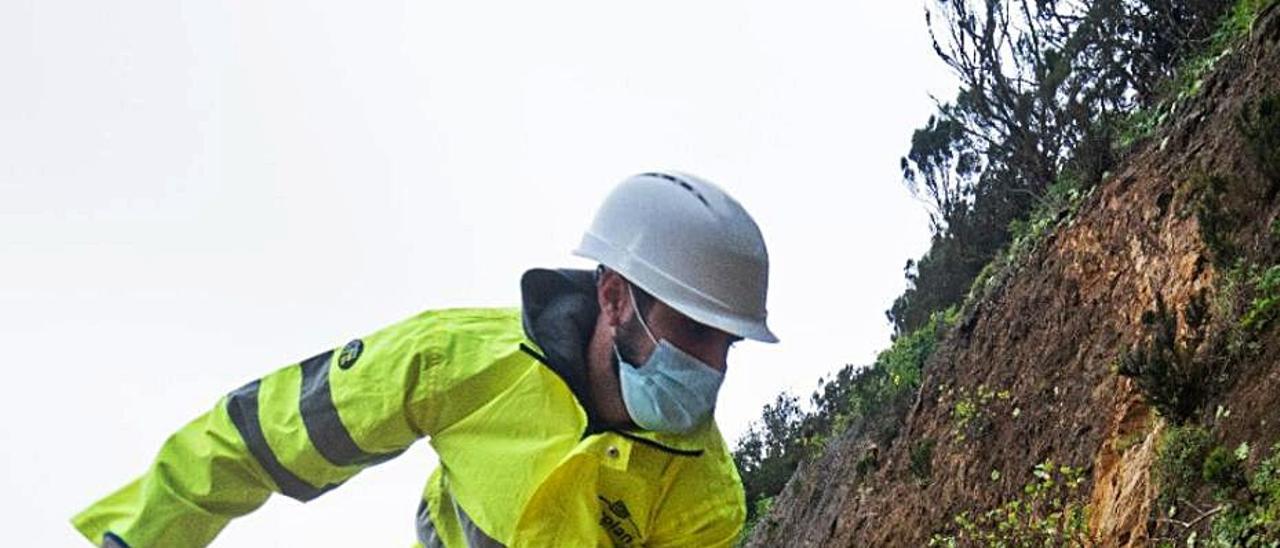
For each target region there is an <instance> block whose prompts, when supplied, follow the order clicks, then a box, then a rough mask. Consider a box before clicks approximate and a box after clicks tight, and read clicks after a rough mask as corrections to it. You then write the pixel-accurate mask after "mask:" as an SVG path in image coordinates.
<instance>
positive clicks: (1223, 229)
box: [1191, 175, 1239, 267]
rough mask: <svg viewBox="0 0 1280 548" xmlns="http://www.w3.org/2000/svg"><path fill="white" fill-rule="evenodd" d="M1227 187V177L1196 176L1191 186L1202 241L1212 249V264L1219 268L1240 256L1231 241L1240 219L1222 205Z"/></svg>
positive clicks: (1210, 251) (1210, 250)
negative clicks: (1232, 233)
mask: <svg viewBox="0 0 1280 548" xmlns="http://www.w3.org/2000/svg"><path fill="white" fill-rule="evenodd" d="M1227 186H1228V181H1227V179H1226V177H1223V176H1221V175H1197V176H1195V177H1193V178H1192V182H1191V188H1192V191H1193V192H1195V193H1196V195H1195V202H1194V205H1193V207H1194V210H1195V214H1196V221H1197V223H1196V224H1197V225H1198V226H1199V229H1200V240H1201V241H1203V242H1204V245H1205V247H1207V248H1209V253H1210V254H1211V256H1212V258H1213V264H1215V265H1217V266H1219V267H1225V266H1227V265H1230V264H1231V263H1232V261H1234V260H1235V258H1236V256H1237V255H1238V253H1239V251H1238V250H1237V249H1236V246H1235V244H1234V243H1232V241H1231V232H1232V231H1233V230H1235V229H1236V224H1237V222H1238V221H1237V217H1236V216H1235V215H1232V214H1231V212H1229V211H1227V210H1226V209H1225V208H1224V207H1223V204H1222V195H1223V193H1225V192H1226V189H1227Z"/></svg>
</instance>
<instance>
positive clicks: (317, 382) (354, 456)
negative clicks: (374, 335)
mask: <svg viewBox="0 0 1280 548" xmlns="http://www.w3.org/2000/svg"><path fill="white" fill-rule="evenodd" d="M332 361H333V351H332V350H330V351H328V352H325V353H323V354H320V355H318V356H314V357H312V358H309V359H307V360H305V361H303V362H302V364H301V367H302V391H301V395H300V396H299V399H298V407H299V409H300V410H301V412H302V423H303V424H304V425H306V427H307V435H308V436H310V437H311V445H313V446H314V447H315V448H316V452H318V453H320V456H322V457H324V459H325V460H327V461H329V462H330V463H332V464H333V465H334V466H351V465H353V464H359V465H370V464H378V463H380V462H386V461H388V460H391V459H392V458H395V457H396V456H398V455H400V454H401V453H403V452H404V451H403V450H401V451H394V452H391V453H366V452H365V451H364V450H363V449H361V448H360V446H358V445H356V441H355V440H354V439H352V438H351V433H350V432H348V431H347V427H346V426H344V425H343V424H342V419H341V418H339V417H338V408H337V407H334V405H333V391H332V389H331V387H330V386H329V363H330V362H332Z"/></svg>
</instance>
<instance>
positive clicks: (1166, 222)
mask: <svg viewBox="0 0 1280 548" xmlns="http://www.w3.org/2000/svg"><path fill="white" fill-rule="evenodd" d="M1275 93H1280V9H1273V10H1271V11H1270V13H1268V14H1264V16H1263V17H1261V18H1260V19H1259V21H1258V22H1257V24H1256V25H1255V28H1254V30H1253V32H1252V34H1251V36H1250V38H1249V40H1248V41H1247V43H1246V44H1245V45H1244V46H1242V47H1240V48H1237V49H1236V51H1233V52H1231V53H1230V54H1229V55H1228V56H1227V57H1225V58H1223V59H1222V60H1221V61H1220V62H1219V65H1218V67H1217V69H1216V70H1215V72H1214V73H1213V74H1212V75H1211V76H1209V77H1208V78H1207V79H1206V81H1205V82H1204V84H1203V87H1202V90H1201V92H1200V93H1199V95H1198V96H1197V97H1196V98H1195V99H1194V100H1193V102H1192V103H1191V104H1190V105H1189V107H1188V108H1186V109H1185V111H1184V114H1182V115H1180V116H1179V117H1178V119H1177V121H1176V123H1173V124H1171V125H1170V126H1169V127H1167V128H1165V129H1164V130H1162V131H1160V132H1158V133H1157V134H1156V135H1155V136H1154V137H1153V138H1151V139H1150V140H1149V142H1147V143H1145V144H1143V145H1142V146H1141V147H1140V148H1139V149H1138V150H1136V151H1134V152H1133V153H1132V154H1130V156H1129V157H1128V158H1126V159H1125V161H1124V162H1123V163H1122V165H1121V167H1120V168H1119V169H1118V170H1117V172H1116V173H1113V174H1111V175H1110V176H1108V177H1107V178H1106V180H1105V181H1104V182H1103V183H1102V185H1101V186H1100V187H1099V188H1097V189H1096V190H1095V191H1094V193H1093V194H1092V195H1091V196H1090V197H1089V198H1088V199H1087V200H1086V202H1085V203H1084V204H1083V205H1082V206H1081V208H1080V210H1079V212H1078V214H1077V216H1076V218H1075V219H1074V220H1072V221H1071V222H1069V223H1067V224H1064V225H1062V226H1060V227H1059V228H1058V229H1057V230H1056V232H1054V233H1053V234H1051V235H1050V236H1048V238H1047V239H1046V240H1045V241H1043V242H1041V244H1040V245H1039V246H1038V247H1037V249H1036V250H1035V251H1034V252H1032V253H1031V254H1030V255H1028V256H1027V257H1024V258H1023V259H1022V261H1021V262H1020V264H1018V265H1017V272H1016V273H1014V274H1013V275H1012V276H1010V277H1009V278H1007V281H1006V282H1005V283H1004V286H1003V287H1000V288H997V289H995V290H994V291H992V292H991V293H990V294H989V295H988V296H987V297H986V298H985V299H983V300H980V301H979V302H978V303H977V304H976V306H973V307H972V308H971V309H970V310H968V311H967V313H966V314H965V315H964V316H963V317H962V318H961V320H960V322H959V324H958V325H957V326H956V328H955V329H953V330H952V332H950V333H949V334H948V335H947V336H946V338H945V339H944V341H943V342H942V343H941V344H940V345H939V347H938V350H937V351H936V352H935V353H934V354H933V356H932V357H931V358H930V360H929V363H928V365H927V367H926V371H925V377H924V381H923V384H922V387H921V390H920V393H919V396H918V399H917V400H916V402H915V403H914V405H913V406H911V408H910V411H909V412H908V413H907V414H906V421H905V424H904V425H903V426H902V428H901V430H900V432H899V434H898V436H897V437H896V438H894V439H893V441H892V442H890V443H888V444H887V445H884V446H873V444H872V442H870V441H869V440H867V439H866V438H865V437H862V436H858V435H857V433H853V434H850V435H847V436H845V437H843V438H842V439H839V440H836V441H835V442H834V443H833V445H832V446H831V449H829V450H828V451H827V453H826V454H825V455H824V456H823V457H821V458H818V459H816V460H814V461H812V462H809V463H805V464H804V465H802V466H801V468H800V469H799V470H797V472H796V474H795V476H793V478H792V480H791V482H790V483H789V484H788V485H787V488H786V489H785V490H784V491H783V493H781V494H780V495H779V496H778V497H777V499H776V500H775V502H774V504H773V511H772V512H771V513H770V515H769V516H768V517H767V518H765V519H764V520H763V521H762V522H761V523H760V524H759V525H757V527H756V529H755V531H754V536H753V537H752V538H751V539H750V542H749V545H751V546H833V545H836V546H923V545H927V544H928V542H929V539H930V537H931V536H932V535H933V534H934V533H937V532H941V531H944V530H946V529H947V528H948V527H949V526H950V525H951V523H952V518H953V516H955V515H956V514H958V513H960V512H962V511H964V510H970V511H974V510H978V511H980V510H983V509H987V508H992V507H994V506H996V505H999V504H1000V503H1002V502H1003V501H1007V500H1012V499H1015V498H1017V497H1018V496H1019V495H1020V493H1021V492H1022V486H1023V485H1024V484H1026V483H1027V482H1028V481H1030V480H1031V477H1032V476H1031V471H1032V470H1033V468H1034V467H1035V465H1036V464H1037V463H1041V462H1044V461H1046V460H1050V459H1051V460H1053V461H1054V462H1056V463H1060V464H1066V465H1071V466H1076V467H1083V468H1084V469H1085V471H1086V472H1085V478H1086V481H1085V483H1084V484H1083V485H1082V487H1081V490H1080V491H1079V493H1080V495H1081V499H1082V500H1081V501H1080V502H1082V503H1083V502H1087V503H1088V504H1089V505H1090V508H1089V520H1088V524H1089V531H1090V534H1091V535H1092V537H1093V538H1094V539H1095V540H1094V542H1096V543H1097V544H1099V545H1104V546H1145V545H1148V544H1149V543H1150V521H1151V515H1152V511H1151V510H1152V505H1153V504H1154V500H1155V489H1154V486H1153V483H1152V481H1151V479H1150V470H1151V466H1152V463H1153V460H1154V457H1155V448H1156V444H1157V441H1158V439H1159V434H1160V432H1161V431H1162V430H1163V429H1164V428H1165V424H1164V420H1163V419H1160V418H1158V417H1156V416H1155V415H1154V414H1153V413H1152V412H1151V410H1150V409H1149V408H1148V406H1147V405H1146V404H1145V403H1143V400H1142V398H1141V396H1140V395H1139V394H1138V393H1137V390H1136V389H1135V387H1134V385H1133V383H1132V382H1131V381H1130V380H1129V379H1127V378H1124V377H1120V376H1118V375H1117V374H1116V373H1115V372H1114V367H1115V363H1116V361H1117V359H1118V357H1119V356H1120V354H1121V352H1122V351H1123V350H1124V349H1126V348H1127V347H1129V345H1132V344H1134V343H1135V342H1137V341H1138V340H1139V339H1140V337H1141V336H1142V333H1143V329H1142V327H1141V317H1142V315H1143V313H1144V312H1145V311H1148V310H1151V309H1152V308H1153V306H1155V305H1154V303H1155V301H1156V298H1157V295H1159V296H1160V297H1161V298H1162V299H1163V300H1164V302H1165V303H1167V304H1168V305H1169V308H1170V309H1171V310H1174V311H1178V315H1179V321H1178V340H1179V341H1181V343H1182V344H1185V345H1186V346H1187V347H1188V348H1189V349H1190V350H1191V351H1194V352H1196V353H1197V355H1203V354H1206V353H1208V352H1210V351H1211V350H1212V349H1211V348H1209V347H1210V346H1212V344H1213V341H1214V340H1215V336H1217V335H1218V334H1220V333H1219V332H1220V331H1222V326H1221V325H1217V324H1215V323H1214V322H1213V321H1210V322H1207V323H1205V324H1199V325H1197V322H1192V321H1188V320H1187V318H1186V317H1185V314H1184V313H1183V312H1181V311H1184V310H1185V309H1186V307H1187V306H1188V304H1189V303H1191V302H1192V301H1194V300H1197V299H1201V300H1204V299H1212V298H1213V297H1214V295H1215V291H1217V287H1218V286H1217V285H1215V282H1216V281H1217V278H1218V277H1219V276H1221V271H1220V270H1219V269H1220V268H1221V266H1220V265H1219V266H1215V256H1214V251H1213V250H1212V249H1210V247H1209V246H1207V245H1206V242H1205V241H1204V238H1203V237H1202V231H1201V227H1200V226H1199V222H1200V221H1199V218H1198V217H1197V215H1196V214H1195V213H1194V210H1195V207H1196V205H1195V202H1194V200H1195V199H1196V192H1197V191H1196V185H1197V184H1198V183H1197V180H1198V179H1200V178H1203V177H1205V176H1206V175H1215V174H1220V175H1223V176H1225V177H1226V178H1227V179H1228V180H1229V181H1230V183H1229V184H1230V188H1229V189H1228V192H1226V193H1224V194H1223V198H1222V199H1223V203H1222V208H1223V210H1224V211H1226V212H1228V214H1229V215H1231V217H1232V219H1233V227H1232V228H1231V232H1230V234H1229V235H1228V236H1229V237H1230V238H1231V239H1232V241H1233V242H1236V243H1237V244H1238V245H1239V246H1240V247H1241V249H1245V250H1252V251H1251V252H1252V253H1254V256H1257V254H1258V253H1262V252H1261V251H1258V250H1260V249H1263V248H1264V247H1265V246H1266V245H1267V244H1265V243H1260V242H1263V241H1264V240H1265V238H1266V237H1267V234H1268V233H1269V227H1270V225H1271V222H1272V221H1273V219H1275V218H1276V213H1277V204H1278V203H1280V201H1277V200H1276V199H1275V197H1274V196H1268V194H1271V192H1267V191H1264V190H1261V189H1264V188H1266V186H1267V184H1266V183H1265V177H1264V176H1263V174H1262V173H1260V172H1259V168H1258V165H1257V162H1256V160H1255V159H1254V157H1253V156H1251V155H1250V153H1249V151H1248V150H1247V148H1248V147H1247V146H1246V145H1245V142H1244V140H1243V137H1242V135H1241V132H1240V131H1239V129H1238V127H1237V114H1238V113H1239V112H1240V110H1241V108H1242V106H1243V105H1244V104H1246V102H1248V101H1254V100H1257V99H1258V98H1260V97H1262V96H1264V95H1267V94H1275ZM1265 253H1274V250H1270V251H1265ZM1272 260H1273V261H1274V258H1272ZM1267 337H1269V338H1267V339H1266V340H1264V341H1263V343H1264V344H1263V348H1262V350H1261V352H1260V354H1258V355H1256V356H1253V357H1251V358H1249V359H1247V360H1244V363H1233V364H1232V365H1231V367H1232V368H1233V370H1232V371H1229V372H1228V373H1229V374H1230V376H1231V382H1230V384H1229V385H1228V386H1227V387H1226V388H1225V392H1223V393H1221V394H1218V395H1217V396H1216V397H1215V398H1214V399H1213V400H1212V401H1209V402H1206V403H1205V405H1204V406H1203V407H1204V409H1202V410H1201V411H1200V414H1201V415H1202V416H1209V417H1212V416H1213V413H1214V409H1216V408H1217V406H1219V405H1227V406H1230V407H1231V410H1232V413H1231V414H1230V416H1229V417H1227V418H1222V419H1220V421H1223V422H1222V423H1220V424H1219V426H1220V429H1221V430H1222V431H1223V432H1225V433H1226V436H1227V438H1228V440H1227V441H1228V443H1239V441H1243V440H1248V441H1249V442H1250V444H1251V446H1253V447H1263V448H1265V447H1270V446H1271V444H1272V443H1274V442H1275V441H1276V439H1277V437H1280V430H1278V429H1276V428H1274V426H1273V427H1271V428H1268V427H1267V425H1268V424H1271V425H1275V424H1276V423H1277V421H1280V340H1278V339H1277V338H1276V337H1275V335H1274V330H1273V332H1272V334H1270V335H1267ZM980 387H982V388H983V389H985V390H988V391H995V392H1006V391H1007V394H1002V397H992V398H989V401H986V402H985V403H983V404H982V406H981V409H980V410H979V415H980V417H979V418H980V419H981V423H980V424H978V425H977V426H974V425H967V426H966V427H965V428H963V429H960V428H957V424H956V422H957V421H956V420H955V416H954V414H953V413H954V409H955V404H956V401H957V398H959V397H961V396H959V395H960V394H970V395H972V394H976V393H977V392H978V391H979V390H980ZM925 441H930V442H932V443H933V444H934V446H933V450H932V452H931V458H930V459H929V463H928V464H929V465H930V468H931V473H930V474H929V475H928V479H920V478H919V475H918V474H915V475H913V473H912V472H911V459H912V448H913V447H914V446H917V445H918V444H920V443H923V442H925ZM868 455H871V456H872V457H873V460H874V461H875V462H876V463H877V465H878V466H876V467H874V469H871V470H869V471H868V466H867V465H866V461H867V457H868ZM918 458H919V457H918V455H917V460H918ZM1257 458H1258V456H1257V455H1256V454H1255V455H1251V457H1250V459H1251V460H1256V459H1257ZM860 463H861V464H862V465H861V466H860Z"/></svg>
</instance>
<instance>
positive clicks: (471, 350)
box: [72, 173, 777, 548]
mask: <svg viewBox="0 0 1280 548" xmlns="http://www.w3.org/2000/svg"><path fill="white" fill-rule="evenodd" d="M575 254H577V255H580V256H583V257H587V258H590V259H593V260H595V261H596V262H598V263H599V267H597V269H596V271H595V272H594V273H593V272H590V271H574V270H544V269H534V270H530V271H528V272H526V273H525V274H524V276H523V277H522V278H521V281H520V284H521V290H522V300H523V303H522V304H523V306H522V307H520V308H511V309H502V308H497V309H489V308H457V309H447V310H431V311H427V312H423V313H421V314H419V315H417V316H415V317H412V318H409V319H407V320H404V321H402V322H400V323H397V324H394V325H392V326H390V327H387V328H385V329H382V330H381V331H378V332H376V333H374V334H372V335H369V336H367V337H364V338H361V339H355V340H352V341H351V342H349V343H347V344H346V345H344V346H342V347H340V348H336V349H333V350H329V351H326V352H323V353H321V354H319V355H317V356H314V357H311V358H309V359H306V360H303V361H302V362H300V363H297V364H293V365H290V366H287V367H285V368H283V369H280V370H277V371H275V372H273V373H271V374H268V375H266V376H264V377H262V378H261V379H259V380H255V381H253V382H251V383H249V384H247V385H245V386H242V387H240V388H238V389H235V390H233V391H231V392H230V393H229V394H227V396H226V397H224V398H223V399H222V400H221V401H219V403H218V405H217V406H215V407H214V408H213V409H212V410H210V411H209V412H207V413H205V414H204V415H203V416H201V417H199V418H197V419H196V420H194V421H192V422H191V423H189V424H188V425H186V426H185V427H183V428H182V429H181V430H179V431H178V432H177V433H176V434H174V435H173V436H172V437H170V438H169V439H168V440H167V441H166V442H165V443H164V445H163V446H162V447H161V449H160V452H159V454H158V455H157V457H156V459H155V462H154V464H153V465H152V467H151V468H150V470H148V471H147V473H145V474H144V475H143V476H141V477H140V478H138V479H137V480H135V481H134V482H132V483H130V484H128V485H127V486H125V487H123V488H122V489H120V490H119V491H116V492H115V493H113V494H111V495H109V496H107V497H106V498H104V499H102V500H101V501H99V502H97V503H96V504H94V505H93V506H91V507H90V508H88V509H87V510H85V511H84V512H82V513H80V514H79V515H77V516H75V517H74V518H73V520H72V523H73V524H74V525H75V527H76V528H77V529H79V531H80V532H81V533H82V534H84V535H85V537H87V538H88V539H89V540H90V541H91V542H93V543H96V544H100V545H102V546H131V547H134V548H140V547H150V546H166V547H167V546H183V547H185V546H204V545H207V544H208V543H209V542H211V541H212V540H213V538H214V537H215V536H216V535H217V534H218V532H219V531H220V530H221V529H222V528H223V527H224V526H226V524H227V523H228V522H229V521H230V520H231V519H232V518H234V517H237V516H240V515H243V514H246V513H248V512H250V511H253V510H254V509H255V508H257V507H259V506H260V505H262V504H263V503H264V502H266V500H267V498H268V497H269V496H270V495H271V493H273V492H278V493H282V494H284V495H286V496H289V497H292V498H294V499H298V500H301V501H307V500H311V499H313V498H315V497H317V496H319V495H321V494H323V493H325V492H327V491H329V490H330V489H332V488H334V487H337V486H338V485H341V484H342V483H343V482H344V481H346V480H347V479H349V478H351V477H352V476H354V475H355V474H356V473H357V472H359V471H360V470H361V469H363V468H365V467H367V466H370V465H373V464H377V463H379V462H383V461H386V460H388V459H390V458H393V457H395V456H396V455H398V454H400V453H401V452H403V451H404V449H405V448H407V447H408V446H409V445H410V444H412V443H413V442H414V441H415V440H417V439H418V438H422V437H428V438H429V439H430V443H431V445H432V447H433V449H434V450H435V451H436V453H437V454H438V455H439V458H440V466H439V467H437V468H436V470H435V471H434V472H433V473H432V474H431V477H430V479H429V480H428V482H427V486H426V488H425V490H424V492H423V497H422V503H421V504H420V505H419V507H418V512H417V531H418V539H417V540H418V542H419V543H420V545H422V546H427V547H431V546H450V547H453V546H501V545H509V546H588V545H615V546H642V545H643V546H723V545H728V544H731V543H732V542H733V541H734V540H735V539H736V538H737V536H738V534H739V532H740V531H741V528H742V522H743V519H744V516H745V506H744V502H743V494H742V487H741V480H740V479H739V478H738V475H737V472H736V470H735V468H734V464H733V460H732V458H731V457H730V454H729V451H728V449H727V448H726V446H725V443H724V440H723V438H722V437H721V435H720V433H719V431H718V430H717V429H716V425H715V421H714V420H713V419H712V412H713V410H714V406H715V401H716V395H717V393H718V390H719V388H720V383H721V380H722V379H723V376H724V372H725V370H726V367H727V357H728V352H729V347H730V346H731V345H732V344H733V343H734V342H735V341H737V340H740V339H742V338H751V339H755V340H760V341H766V342H776V341H777V338H776V337H774V335H773V333H772V332H771V331H770V330H769V328H768V327H767V326H766V324H765V316H766V313H765V295H766V291H767V285H768V256H767V253H766V250H765V246H764V240H763V238H762V237H761V235H760V231H759V229H758V228H757V226H756V224H755V222H754V221H753V220H752V219H751V217H750V215H748V214H747V212H746V211H745V210H744V209H743V208H742V207H741V206H740V205H739V204H738V203H737V202H736V201H735V200H734V199H733V198H731V197H730V196H729V195H728V194H726V193H725V192H724V191H723V190H721V189H720V188H718V187H716V186H714V185H712V184H711V183H709V182H707V181H705V180H702V179H699V178H697V177H693V176H691V175H686V174H680V173H646V174H642V175H637V176H635V177H631V178H629V179H627V180H626V181H623V182H622V183H621V184H620V185H619V186H618V187H616V188H615V189H614V190H613V191H612V192H611V193H610V195H609V196H608V198H607V199H606V200H605V203H604V205H603V206H602V207H601V208H600V210H599V212H598V213H597V214H596V217H595V219H594V221H593V222H592V226H591V228H590V229H589V230H588V231H587V233H586V235H585V236H584V237H583V239H582V243H581V245H580V246H579V247H578V249H577V250H575Z"/></svg>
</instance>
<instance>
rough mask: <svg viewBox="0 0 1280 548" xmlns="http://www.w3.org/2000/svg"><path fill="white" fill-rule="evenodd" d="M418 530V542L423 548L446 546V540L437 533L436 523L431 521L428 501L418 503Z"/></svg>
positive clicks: (415, 522)
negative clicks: (441, 538)
mask: <svg viewBox="0 0 1280 548" xmlns="http://www.w3.org/2000/svg"><path fill="white" fill-rule="evenodd" d="M414 525H416V526H417V530H418V542H421V543H422V546H423V548H444V541H442V540H440V535H439V534H437V533H436V524H434V523H431V513H430V512H428V511H427V501H425V500H424V501H422V502H421V503H419V504H418V516H417V519H415V520H414Z"/></svg>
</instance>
